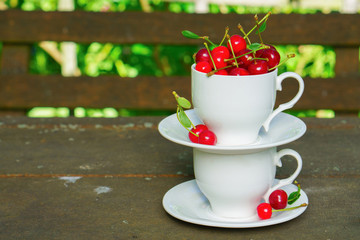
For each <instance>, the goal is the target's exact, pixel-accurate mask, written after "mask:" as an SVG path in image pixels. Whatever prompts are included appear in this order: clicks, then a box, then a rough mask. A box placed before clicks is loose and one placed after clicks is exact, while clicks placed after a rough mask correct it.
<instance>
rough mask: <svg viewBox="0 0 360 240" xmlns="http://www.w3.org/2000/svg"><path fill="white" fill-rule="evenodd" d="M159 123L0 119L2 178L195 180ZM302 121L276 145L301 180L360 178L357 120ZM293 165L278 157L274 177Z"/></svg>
mask: <svg viewBox="0 0 360 240" xmlns="http://www.w3.org/2000/svg"><path fill="white" fill-rule="evenodd" d="M163 118H165V116H163V117H141V118H140V117H129V118H128V117H126V118H111V119H103V118H100V119H99V118H64V119H61V120H59V119H56V118H44V119H39V118H25V117H23V118H20V117H10V118H9V117H1V118H0V140H1V141H0V147H1V155H0V162H1V168H0V178H3V177H4V175H6V174H8V175H7V177H12V178H14V177H32V178H36V177H42V178H44V177H51V176H54V177H59V176H63V175H64V174H72V175H78V176H84V177H106V176H107V177H131V174H133V175H132V176H133V177H136V176H137V177H141V175H142V174H143V177H161V176H163V174H167V175H169V176H168V177H170V175H171V177H181V176H184V175H185V176H193V174H194V172H193V165H192V164H193V163H192V160H193V154H192V148H189V147H185V146H181V145H179V144H175V143H173V142H170V141H168V140H166V139H165V138H163V137H162V136H161V135H160V134H159V133H158V129H157V126H158V123H159V122H160V121H161V120H162V119H163ZM302 120H303V121H304V122H305V123H306V125H307V128H308V130H307V132H306V133H305V135H304V136H303V137H302V138H300V139H298V140H297V141H295V142H292V143H289V144H286V145H284V146H280V147H279V148H291V149H294V150H296V151H297V152H299V154H300V155H301V156H302V158H303V160H304V165H303V169H302V172H301V176H306V177H309V176H315V175H316V176H322V177H323V176H325V177H340V176H344V175H346V174H349V175H351V176H354V175H358V176H359V175H360V168H358V166H359V165H360V158H359V157H358V156H360V148H359V147H358V145H359V142H360V119H359V118H355V117H353V118H335V119H316V118H303V119H302ZM149 139H151V141H150V142H151V143H149ZM139 146H141V149H140V148H139ZM19 149H21V151H19ZM336 153H341V158H342V159H344V161H339V154H336ZM144 156H146V158H144ZM345 159H346V161H345ZM294 166H295V163H294V159H293V158H291V157H290V158H287V157H284V159H283V167H282V168H278V172H277V173H278V174H279V176H284V175H288V174H290V173H291V172H292V171H293V170H292V167H294Z"/></svg>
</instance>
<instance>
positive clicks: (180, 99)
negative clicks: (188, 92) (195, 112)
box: [176, 97, 191, 109]
mask: <svg viewBox="0 0 360 240" xmlns="http://www.w3.org/2000/svg"><path fill="white" fill-rule="evenodd" d="M176 100H177V102H178V104H179V105H180V106H181V107H183V108H186V109H188V108H191V103H190V102H189V100H187V99H186V98H184V97H178V98H177V99H176Z"/></svg>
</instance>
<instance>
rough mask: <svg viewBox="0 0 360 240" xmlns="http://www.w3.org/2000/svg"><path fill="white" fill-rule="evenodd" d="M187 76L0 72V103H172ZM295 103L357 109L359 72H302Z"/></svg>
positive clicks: (186, 89)
mask: <svg viewBox="0 0 360 240" xmlns="http://www.w3.org/2000/svg"><path fill="white" fill-rule="evenodd" d="M190 85H191V84H190V76H188V77H137V78H121V77H118V76H99V77H96V78H95V77H86V76H82V77H62V76H35V75H10V76H6V77H5V76H0V108H4V109H6V108H15V109H16V108H31V107H35V106H47V107H59V106H61V107H70V108H74V107H80V106H87V107H94V108H103V107H115V108H131V109H166V110H171V109H173V110H174V109H175V106H176V105H175V101H174V99H173V96H172V94H171V92H172V91H173V90H175V91H177V92H178V93H179V94H180V95H182V96H184V97H186V98H188V99H191V94H190V92H191V89H190V88H191V86H190ZM297 89H298V84H297V82H295V80H291V79H290V80H285V81H284V82H283V91H281V92H278V99H277V100H278V101H277V103H278V104H279V103H284V102H285V101H288V100H290V99H291V98H292V97H293V96H295V94H296V91H297ZM294 109H334V110H357V109H360V81H359V78H358V77H357V76H352V77H350V76H347V77H339V78H335V79H311V78H305V91H304V94H303V96H302V97H301V99H300V101H299V102H298V103H297V104H296V105H295V106H294Z"/></svg>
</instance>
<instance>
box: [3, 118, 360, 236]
mask: <svg viewBox="0 0 360 240" xmlns="http://www.w3.org/2000/svg"><path fill="white" fill-rule="evenodd" d="M161 119H162V117H136V118H116V119H89V118H82V119H81V118H78V119H75V118H66V119H62V118H57V119H30V118H26V117H1V118H0V239H80V240H81V239H181V240H183V239H254V240H256V239H277V240H279V239H286V240H288V239H319V240H320V239H323V240H326V239H331V240H333V239H358V237H359V236H360V200H359V199H360V178H359V177H360V119H359V118H336V119H315V118H309V119H303V120H304V122H305V123H306V124H307V127H308V130H307V132H306V134H305V135H304V136H303V137H302V138H300V139H299V140H297V141H295V142H292V143H290V144H286V145H284V146H280V147H279V149H282V148H292V149H294V150H296V151H297V152H299V153H300V155H301V156H302V158H303V169H302V171H301V173H300V175H299V177H298V181H299V182H300V183H301V185H302V189H303V190H304V191H305V192H306V194H307V196H308V198H309V207H308V208H307V210H306V211H305V212H304V213H303V214H302V215H301V216H299V217H298V218H295V219H293V220H291V221H289V222H285V223H282V224H278V225H273V226H268V227H261V228H249V229H225V228H215V227H206V226H200V225H195V224H191V223H186V222H183V221H181V220H178V219H176V218H173V217H172V216H170V215H168V214H167V213H166V212H165V210H164V209H163V207H162V198H163V196H164V194H165V193H166V192H167V191H168V190H169V189H170V188H172V187H174V186H175V185H177V184H179V183H182V182H185V181H187V180H191V179H193V178H194V176H193V166H192V149H191V148H188V147H185V146H180V145H177V144H175V143H172V142H169V141H168V140H166V139H164V138H163V137H162V136H161V135H160V134H159V133H158V130H157V124H158V123H159V121H160V120H161ZM293 163H294V161H293V160H292V159H291V158H286V157H284V158H283V165H284V167H283V168H281V169H279V170H278V172H277V175H278V177H285V176H287V175H288V174H290V173H291V172H292V171H293V167H294V164H293Z"/></svg>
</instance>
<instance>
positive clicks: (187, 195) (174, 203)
mask: <svg viewBox="0 0 360 240" xmlns="http://www.w3.org/2000/svg"><path fill="white" fill-rule="evenodd" d="M276 181H277V180H276ZM281 189H283V190H284V191H286V193H287V194H288V195H289V194H290V193H291V192H294V191H297V187H296V186H295V185H293V184H291V185H287V186H285V187H282V188H281ZM302 203H307V204H308V203H309V200H308V198H307V196H306V193H305V192H304V191H303V190H301V196H300V198H299V199H298V200H297V201H296V202H295V203H294V206H297V205H300V204H302ZM163 207H164V209H165V210H166V212H167V213H169V214H170V215H171V216H173V217H175V218H178V219H180V220H183V221H185V222H189V223H195V224H199V225H205V226H212V227H224V228H254V227H264V226H269V225H274V224H279V223H283V222H286V221H289V220H291V219H294V218H296V217H298V216H299V215H301V214H302V213H303V212H304V211H305V210H306V208H307V207H301V208H298V209H294V210H290V211H284V212H276V213H273V215H272V217H271V218H270V219H267V220H260V219H259V218H258V217H257V216H254V217H252V218H249V219H245V220H244V219H242V220H237V219H229V218H222V217H218V216H216V215H214V214H213V213H212V212H211V210H210V205H209V202H208V200H207V198H206V197H205V196H204V195H203V194H202V193H201V191H200V189H199V188H198V186H197V184H196V181H195V180H190V181H187V182H184V183H181V184H179V185H177V186H175V187H173V188H172V189H170V190H169V191H168V192H167V193H166V194H165V196H164V198H163Z"/></svg>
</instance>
